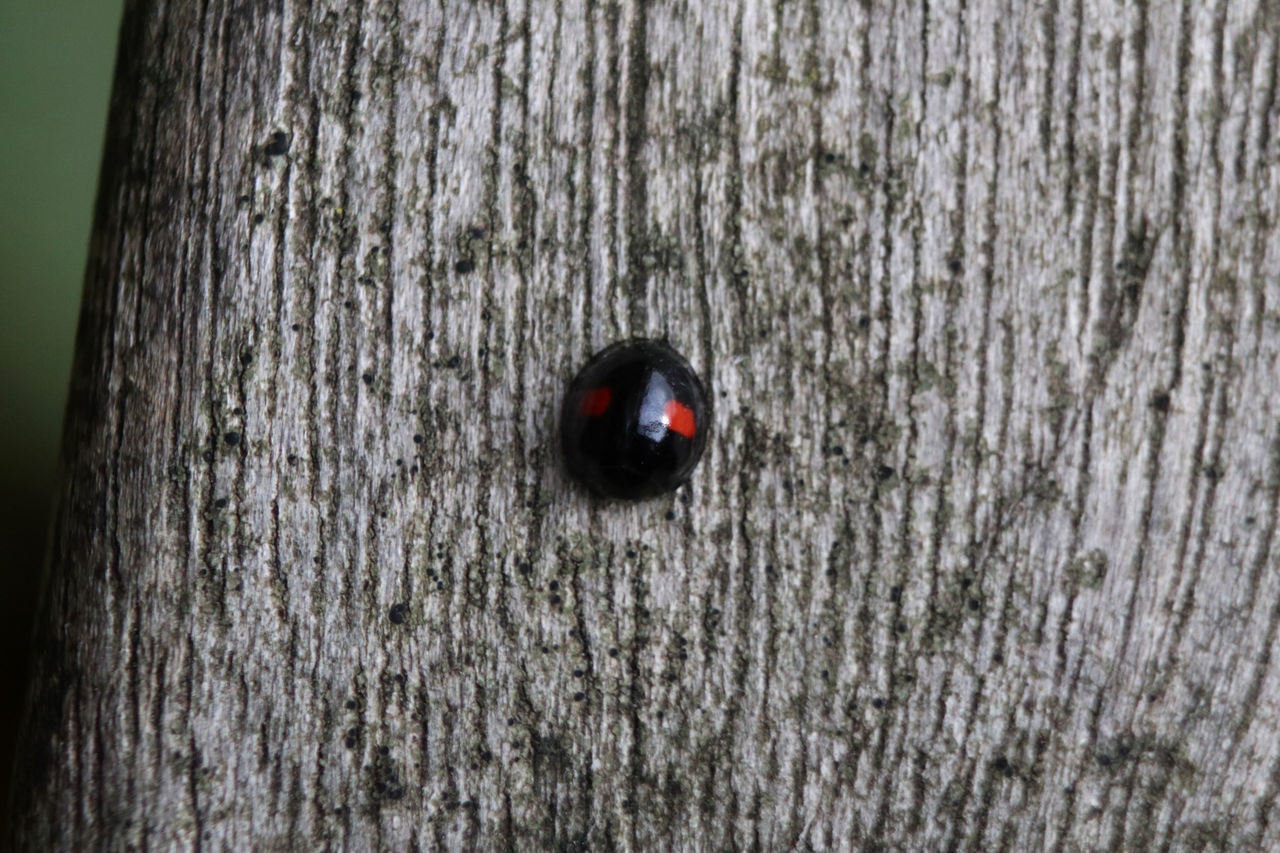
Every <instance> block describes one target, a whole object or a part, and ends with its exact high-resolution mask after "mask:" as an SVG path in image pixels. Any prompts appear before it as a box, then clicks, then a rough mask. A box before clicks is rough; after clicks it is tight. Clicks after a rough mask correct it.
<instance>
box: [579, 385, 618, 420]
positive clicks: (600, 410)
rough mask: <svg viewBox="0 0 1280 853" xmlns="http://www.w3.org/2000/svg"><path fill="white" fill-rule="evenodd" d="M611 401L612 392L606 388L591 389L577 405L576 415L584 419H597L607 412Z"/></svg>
mask: <svg viewBox="0 0 1280 853" xmlns="http://www.w3.org/2000/svg"><path fill="white" fill-rule="evenodd" d="M612 400H613V392H612V391H610V390H609V388H608V387H607V386H606V387H602V388H592V389H591V390H590V391H588V392H587V393H585V394H583V395H582V402H580V403H578V414H580V415H582V416H583V417H586V418H598V417H600V416H601V415H603V414H604V413H605V412H606V411H608V410H609V403H610V401H612Z"/></svg>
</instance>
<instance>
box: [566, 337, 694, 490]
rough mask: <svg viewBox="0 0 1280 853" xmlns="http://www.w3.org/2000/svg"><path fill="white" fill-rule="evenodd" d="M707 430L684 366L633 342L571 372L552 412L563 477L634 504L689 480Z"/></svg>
mask: <svg viewBox="0 0 1280 853" xmlns="http://www.w3.org/2000/svg"><path fill="white" fill-rule="evenodd" d="M710 427H711V407H710V406H709V405H708V403H707V393H706V391H705V390H703V387H702V382H701V381H700V380H699V379H698V375H697V374H696V373H694V372H693V368H692V367H690V366H689V362H687V361H685V360H684V358H683V357H682V356H681V355H680V353H678V352H676V351H675V350H674V349H672V348H671V347H670V346H668V345H667V344H665V343H663V342H660V341H652V340H645V339H642V338H636V339H633V340H628V341H620V342H618V343H616V344H613V345H612V346H609V347H606V348H605V349H603V350H601V351H600V352H598V353H596V354H595V355H594V356H592V358H591V360H590V361H588V362H587V363H586V365H585V366H584V367H583V368H582V370H580V371H578V375H577V376H576V377H574V379H573V382H571V383H570V384H569V391H568V393H567V394H565V398H564V407H563V408H562V409H561V412H560V446H561V449H562V450H563V451H564V458H565V463H566V464H567V465H568V468H569V472H570V473H571V474H573V476H574V477H576V478H577V479H578V480H579V481H581V482H582V483H583V484H584V485H586V486H587V487H588V488H590V489H591V490H592V491H594V492H596V493H598V494H601V495H605V496H607V497H611V498H623V499H625V500H638V499H640V498H649V497H653V496H655V495H660V494H662V493H663V492H669V491H671V490H672V489H674V488H676V487H677V486H679V485H680V484H682V483H683V482H685V481H686V480H687V479H689V474H690V472H692V471H693V467H694V466H695V465H697V464H698V459H699V458H700V457H701V456H702V451H703V449H704V448H705V447H706V446H707V435H708V433H709V431H710Z"/></svg>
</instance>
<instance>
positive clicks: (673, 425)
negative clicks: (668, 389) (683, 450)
mask: <svg viewBox="0 0 1280 853" xmlns="http://www.w3.org/2000/svg"><path fill="white" fill-rule="evenodd" d="M662 418H663V420H665V421H666V422H667V429H669V430H671V431H672V432H678V433H680V434H681V435H683V436H684V437H685V438H693V435H694V433H696V432H697V431H698V426H697V424H696V423H694V419H693V409H690V408H689V407H688V406H686V405H685V404H684V403H681V402H680V401H679V400H668V401H667V407H666V409H665V410H664V411H663V413H662Z"/></svg>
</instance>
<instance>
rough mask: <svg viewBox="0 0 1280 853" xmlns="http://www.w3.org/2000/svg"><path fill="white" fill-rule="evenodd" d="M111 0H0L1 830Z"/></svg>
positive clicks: (110, 56)
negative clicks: (0, 395) (0, 403)
mask: <svg viewBox="0 0 1280 853" xmlns="http://www.w3.org/2000/svg"><path fill="white" fill-rule="evenodd" d="M121 9H122V3H121V0H0V376H3V388H4V414H3V415H2V416H0V561H3V562H2V563H0V837H3V836H4V832H3V824H4V823H5V821H6V817H5V814H6V813H7V811H8V809H7V808H6V804H7V803H8V793H9V783H10V772H9V771H10V767H11V764H12V757H13V746H14V737H15V735H16V730H17V725H18V718H19V716H20V714H21V705H22V697H23V694H24V693H25V690H24V683H25V680H26V675H27V672H26V670H27V666H26V664H27V650H28V644H29V641H30V633H31V615H32V613H31V611H32V607H33V606H34V604H35V597H36V589H37V586H38V581H39V572H40V567H41V562H42V559H43V556H44V550H45V534H46V532H47V528H48V519H49V508H50V501H51V496H52V486H53V472H54V466H55V465H56V463H57V448H58V437H59V432H60V430H61V428H62V410H63V405H64V404H65V402H66V393H67V381H68V371H69V370H70V365H71V347H72V341H73V339H74V337H75V325H76V315H77V311H78V309H79V303H80V288H81V283H82V279H83V277H84V269H85V254H86V251H87V249H88V240H89V226H90V215H91V213H92V210H93V199H94V192H95V190H96V188H97V184H98V166H99V162H100V158H101V156H102V139H103V131H104V129H105V127H106V116H107V99H108V96H109V95H110V87H111V75H112V70H113V68H114V64H115V50H116V36H117V31H118V29H119V25H120V14H121Z"/></svg>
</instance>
